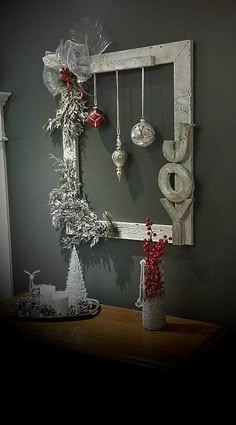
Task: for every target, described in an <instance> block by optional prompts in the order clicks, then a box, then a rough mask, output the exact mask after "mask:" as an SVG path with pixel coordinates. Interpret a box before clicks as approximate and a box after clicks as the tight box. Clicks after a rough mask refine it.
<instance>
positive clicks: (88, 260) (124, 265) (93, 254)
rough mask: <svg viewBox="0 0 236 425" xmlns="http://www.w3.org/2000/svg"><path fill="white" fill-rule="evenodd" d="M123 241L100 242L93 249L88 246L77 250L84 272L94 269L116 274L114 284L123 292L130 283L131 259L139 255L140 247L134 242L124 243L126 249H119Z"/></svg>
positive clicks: (132, 261) (132, 270) (132, 263)
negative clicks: (113, 271)
mask: <svg viewBox="0 0 236 425" xmlns="http://www.w3.org/2000/svg"><path fill="white" fill-rule="evenodd" d="M121 243H122V244H124V241H117V240H100V242H98V244H97V245H95V247H93V248H90V246H88V245H84V246H81V247H80V248H79V256H80V258H81V261H82V264H83V267H84V270H86V271H88V270H89V268H90V267H96V268H98V269H100V270H104V272H111V271H112V269H114V270H115V272H116V284H117V286H118V287H119V288H120V289H121V291H124V290H125V289H126V288H127V286H129V285H130V284H131V282H132V273H133V272H134V268H135V263H136V260H134V258H133V257H136V256H139V255H140V247H139V246H137V243H136V241H125V244H126V249H121V245H120V244H121Z"/></svg>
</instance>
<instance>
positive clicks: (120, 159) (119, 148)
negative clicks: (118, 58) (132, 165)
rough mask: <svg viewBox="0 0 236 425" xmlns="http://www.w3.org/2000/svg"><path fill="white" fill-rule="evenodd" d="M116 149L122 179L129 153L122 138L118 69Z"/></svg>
mask: <svg viewBox="0 0 236 425" xmlns="http://www.w3.org/2000/svg"><path fill="white" fill-rule="evenodd" d="M116 132H117V136H116V150H115V151H114V152H113V154H112V156H111V157H112V161H113V162H114V164H115V166H116V174H117V177H118V179H119V182H120V180H121V175H122V171H123V166H124V164H125V162H126V159H127V156H128V155H127V153H126V152H125V151H124V150H123V149H122V143H121V138H120V107H119V79H118V71H116Z"/></svg>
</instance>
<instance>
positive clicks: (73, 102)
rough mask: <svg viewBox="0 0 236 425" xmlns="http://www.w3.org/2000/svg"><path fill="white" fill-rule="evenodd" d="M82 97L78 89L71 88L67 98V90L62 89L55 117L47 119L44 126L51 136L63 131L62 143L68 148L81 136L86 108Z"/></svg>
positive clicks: (85, 117) (85, 118)
mask: <svg viewBox="0 0 236 425" xmlns="http://www.w3.org/2000/svg"><path fill="white" fill-rule="evenodd" d="M82 96H83V92H82V91H81V89H80V88H79V87H78V88H76V87H71V89H70V93H69V96H68V91H67V89H66V88H64V89H63V90H62V91H61V98H60V101H59V103H58V107H57V110H56V115H55V117H54V118H49V119H48V121H47V123H46V124H45V125H44V128H45V129H46V131H48V132H50V133H51V134H52V133H53V132H55V131H58V130H59V131H63V138H64V143H65V145H66V146H69V147H70V146H73V144H74V143H75V141H76V140H77V138H78V136H80V135H81V134H82V132H83V131H84V124H85V123H86V121H87V112H86V109H87V106H86V101H85V100H83V99H82Z"/></svg>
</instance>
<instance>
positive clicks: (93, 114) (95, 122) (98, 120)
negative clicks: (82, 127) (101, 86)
mask: <svg viewBox="0 0 236 425" xmlns="http://www.w3.org/2000/svg"><path fill="white" fill-rule="evenodd" d="M93 87H94V106H93V109H90V111H88V118H87V124H88V126H89V127H91V128H100V127H102V126H103V124H104V123H105V116H104V113H103V112H102V111H101V109H99V108H98V107H97V84H96V74H93Z"/></svg>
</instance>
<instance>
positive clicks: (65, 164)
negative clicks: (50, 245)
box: [43, 17, 111, 248]
mask: <svg viewBox="0 0 236 425" xmlns="http://www.w3.org/2000/svg"><path fill="white" fill-rule="evenodd" d="M110 42H111V41H110V39H109V37H108V35H107V34H106V32H105V31H104V29H103V25H102V23H100V22H99V21H94V20H92V19H90V18H89V17H87V18H85V19H82V20H81V22H80V23H79V25H78V26H77V27H76V28H74V29H72V30H71V39H70V40H66V41H63V40H61V41H60V43H59V46H58V48H57V49H56V52H55V53H52V52H45V56H44V57H43V62H44V70H43V79H44V83H45V85H46V87H47V88H48V90H49V92H50V93H51V94H52V95H53V96H56V95H58V94H59V95H60V100H59V104H58V107H57V109H56V114H55V117H54V118H49V119H48V121H47V123H46V124H45V126H44V128H45V129H46V131H48V132H50V133H53V132H54V131H58V130H59V131H62V133H63V144H64V146H66V147H69V148H70V147H73V146H75V143H76V142H77V140H78V136H80V135H81V133H82V132H83V131H84V124H85V123H86V121H87V112H86V109H87V106H86V101H85V100H84V99H83V83H84V82H85V81H87V80H89V79H90V78H91V76H92V74H91V70H90V60H91V55H98V54H101V53H102V52H103V51H104V50H106V48H107V47H108V46H109V44H110ZM53 158H54V160H55V164H56V165H57V169H56V170H55V171H56V172H58V173H59V175H60V178H59V185H58V187H57V188H55V189H53V190H52V191H51V192H50V194H49V208H50V214H51V219H52V225H53V226H54V227H55V228H56V229H60V231H61V243H62V245H63V247H65V248H68V247H70V246H71V244H72V243H73V244H82V243H87V242H89V243H90V246H91V247H92V246H94V245H95V244H96V243H97V242H98V240H99V238H100V237H103V236H104V234H105V229H106V226H105V225H104V224H102V223H101V222H99V221H98V217H97V215H96V214H95V213H94V212H93V210H92V208H91V206H90V205H89V202H88V200H87V198H86V197H85V196H82V195H81V194H80V190H79V189H80V184H79V183H78V181H77V176H76V169H75V163H74V161H72V160H70V159H64V160H62V159H58V158H55V157H53Z"/></svg>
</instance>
